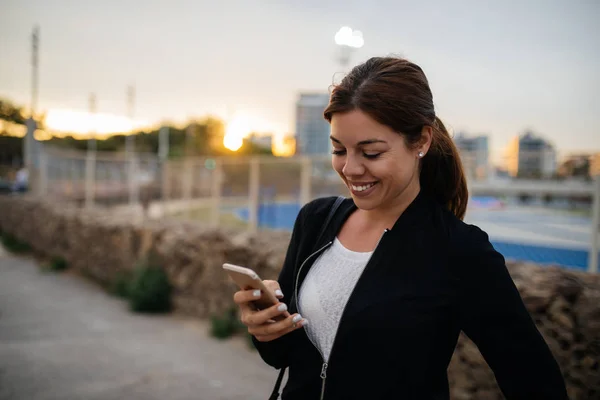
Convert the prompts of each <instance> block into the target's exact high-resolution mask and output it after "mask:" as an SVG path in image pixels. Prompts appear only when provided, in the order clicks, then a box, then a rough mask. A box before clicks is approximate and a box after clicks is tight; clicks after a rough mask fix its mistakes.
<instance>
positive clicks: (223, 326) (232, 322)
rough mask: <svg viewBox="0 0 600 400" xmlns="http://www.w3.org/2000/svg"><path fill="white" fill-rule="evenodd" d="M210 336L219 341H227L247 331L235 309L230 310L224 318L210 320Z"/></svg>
mask: <svg viewBox="0 0 600 400" xmlns="http://www.w3.org/2000/svg"><path fill="white" fill-rule="evenodd" d="M210 321H211V329H210V334H211V335H212V336H213V337H215V338H217V339H226V338H229V337H231V336H233V335H235V334H236V333H239V332H241V331H243V330H245V329H246V327H245V326H244V325H243V324H242V323H241V321H240V320H239V318H238V316H237V311H236V309H235V308H230V309H229V310H227V311H226V312H225V314H224V315H223V316H217V315H213V316H212V317H211V318H210Z"/></svg>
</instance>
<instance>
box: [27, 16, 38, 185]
mask: <svg viewBox="0 0 600 400" xmlns="http://www.w3.org/2000/svg"><path fill="white" fill-rule="evenodd" d="M39 41H40V28H39V27H38V26H37V25H36V26H35V27H34V28H33V32H32V34H31V104H30V105H29V107H30V112H31V115H30V117H29V120H28V121H27V122H26V124H27V132H26V133H25V139H24V140H23V165H24V166H25V168H26V169H27V171H28V172H29V176H30V179H29V180H30V183H31V181H35V174H36V172H35V171H34V159H35V156H34V154H33V153H34V151H35V149H34V146H35V137H34V134H35V129H36V125H37V124H36V123H35V110H36V109H37V102H38V83H39V79H38V77H39V73H38V70H39V58H38V53H39ZM30 186H32V185H30Z"/></svg>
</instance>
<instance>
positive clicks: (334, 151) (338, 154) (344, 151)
mask: <svg viewBox="0 0 600 400" xmlns="http://www.w3.org/2000/svg"><path fill="white" fill-rule="evenodd" d="M331 154H333V155H334V156H343V155H344V154H346V150H336V149H333V151H332V152H331Z"/></svg>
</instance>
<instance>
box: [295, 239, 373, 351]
mask: <svg viewBox="0 0 600 400" xmlns="http://www.w3.org/2000/svg"><path fill="white" fill-rule="evenodd" d="M372 253H373V252H368V253H359V252H355V251H351V250H348V249H347V248H345V247H344V246H343V245H342V243H341V242H340V241H339V240H338V239H337V238H335V240H334V242H333V244H332V245H331V247H329V248H328V249H327V250H325V251H324V252H323V254H321V256H320V257H319V258H318V259H317V260H316V261H315V263H314V265H313V266H312V268H311V269H310V271H308V274H307V275H306V278H305V280H304V282H303V283H302V287H301V288H300V293H299V295H298V301H299V304H298V308H299V313H300V314H301V315H302V317H304V318H306V319H307V320H308V325H307V326H306V332H307V334H308V337H309V338H310V339H311V340H312V341H313V343H314V344H315V346H317V348H318V349H319V350H320V351H321V354H322V355H323V357H324V359H325V361H328V360H329V354H330V353H331V347H332V346H333V340H334V338H335V334H336V332H337V328H338V325H339V323H340V317H341V316H342V312H343V311H344V308H345V307H346V303H347V302H348V298H349V297H350V294H351V293H352V290H353V289H354V286H355V285H356V282H357V281H358V279H359V278H360V275H361V274H362V272H363V270H364V269H365V266H366V265H367V262H368V261H369V259H370V258H371V254H372Z"/></svg>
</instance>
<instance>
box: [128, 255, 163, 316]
mask: <svg viewBox="0 0 600 400" xmlns="http://www.w3.org/2000/svg"><path fill="white" fill-rule="evenodd" d="M127 286H128V288H127V289H126V292H127V295H128V297H129V306H130V308H131V310H132V311H136V312H144V313H162V312H168V311H170V310H171V291H172V288H171V283H170V282H169V279H168V277H167V274H166V272H165V270H164V269H163V268H161V267H160V266H158V265H156V264H154V263H153V262H151V261H150V260H148V259H146V260H143V261H142V262H141V263H140V264H139V265H138V266H137V267H136V268H135V270H134V272H133V276H132V278H131V282H130V284H129V285H127Z"/></svg>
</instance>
